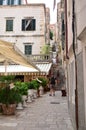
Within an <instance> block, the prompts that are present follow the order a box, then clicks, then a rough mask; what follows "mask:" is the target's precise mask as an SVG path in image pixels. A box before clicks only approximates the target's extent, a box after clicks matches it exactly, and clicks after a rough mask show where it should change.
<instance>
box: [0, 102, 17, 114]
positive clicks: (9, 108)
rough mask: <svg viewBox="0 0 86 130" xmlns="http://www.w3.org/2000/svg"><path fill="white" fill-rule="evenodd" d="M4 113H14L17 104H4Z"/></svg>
mask: <svg viewBox="0 0 86 130" xmlns="http://www.w3.org/2000/svg"><path fill="white" fill-rule="evenodd" d="M2 110H3V114H5V115H14V114H15V110H16V104H8V105H6V104H2Z"/></svg>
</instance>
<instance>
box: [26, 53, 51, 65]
mask: <svg viewBox="0 0 86 130" xmlns="http://www.w3.org/2000/svg"><path fill="white" fill-rule="evenodd" d="M26 56H27V58H29V59H30V60H31V61H32V62H35V63H39V62H42V63H45V62H52V56H51V55H49V54H44V55H42V54H41V55H39V54H38V55H26Z"/></svg>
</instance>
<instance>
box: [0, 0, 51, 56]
mask: <svg viewBox="0 0 86 130" xmlns="http://www.w3.org/2000/svg"><path fill="white" fill-rule="evenodd" d="M6 2H7V3H6ZM9 2H11V3H9ZM13 2H14V3H13ZM10 5H11V6H10ZM0 12H1V13H0V23H1V24H0V39H2V40H5V41H9V42H13V43H15V44H16V46H17V48H19V50H21V52H22V53H23V54H25V55H32V54H40V53H41V49H42V47H43V46H44V44H45V43H46V37H45V36H46V7H45V4H26V5H25V4H23V1H21V0H14V1H9V0H8V1H6V0H2V3H0ZM48 13H49V12H48ZM47 19H48V17H47ZM48 24H49V19H48ZM47 35H48V34H47ZM47 39H48V41H49V37H48V38H47Z"/></svg>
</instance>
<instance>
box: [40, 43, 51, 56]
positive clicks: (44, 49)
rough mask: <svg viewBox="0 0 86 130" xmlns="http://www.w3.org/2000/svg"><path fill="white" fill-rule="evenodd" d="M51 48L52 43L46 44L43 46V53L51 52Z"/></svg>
mask: <svg viewBox="0 0 86 130" xmlns="http://www.w3.org/2000/svg"><path fill="white" fill-rule="evenodd" d="M50 50H51V48H50V45H46V44H45V45H44V46H43V47H42V51H41V53H42V54H49V53H50Z"/></svg>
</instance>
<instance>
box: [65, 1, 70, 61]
mask: <svg viewBox="0 0 86 130" xmlns="http://www.w3.org/2000/svg"><path fill="white" fill-rule="evenodd" d="M67 25H68V23H67V0H65V42H66V58H67V59H69V57H68V26H67Z"/></svg>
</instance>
